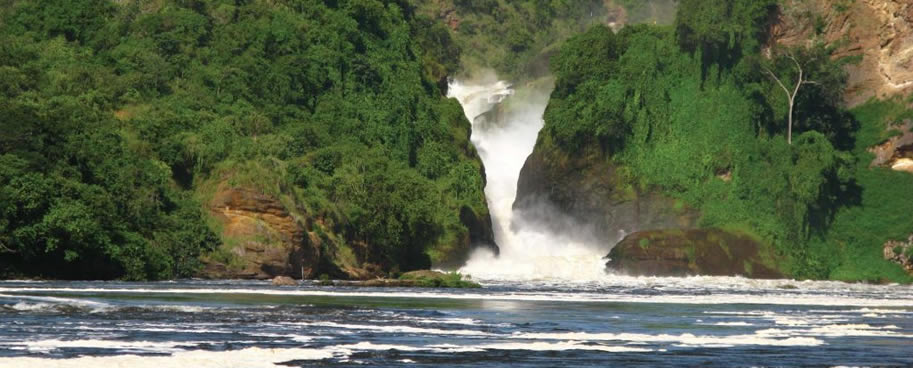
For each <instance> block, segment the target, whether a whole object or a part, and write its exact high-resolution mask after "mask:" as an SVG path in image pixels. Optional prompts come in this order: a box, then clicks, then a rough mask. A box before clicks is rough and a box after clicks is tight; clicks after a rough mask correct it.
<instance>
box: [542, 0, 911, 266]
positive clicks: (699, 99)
mask: <svg viewBox="0 0 913 368" xmlns="http://www.w3.org/2000/svg"><path fill="white" fill-rule="evenodd" d="M776 7H777V2H776V1H773V0H738V1H727V2H722V1H720V2H714V1H704V0H683V1H682V2H681V3H680V4H679V11H678V14H677V17H676V21H675V23H674V25H672V26H647V25H639V26H630V27H626V28H624V29H623V30H621V31H620V32H619V33H617V34H615V33H613V32H612V31H610V30H609V29H608V28H606V27H602V26H598V27H594V28H592V29H590V30H589V31H587V32H586V33H584V34H582V35H579V36H576V37H574V38H572V39H571V40H569V41H568V42H567V43H566V44H565V45H564V46H563V47H562V48H561V50H560V51H559V53H558V54H557V55H556V56H555V57H554V58H553V59H552V64H551V66H552V71H553V72H554V73H555V76H556V77H557V82H556V89H555V91H554V92H553V94H552V99H551V101H550V104H549V107H548V109H547V111H546V115H545V120H546V126H545V128H544V130H543V133H540V137H539V142H538V147H537V149H540V148H541V147H545V148H546V150H547V149H558V150H560V151H562V152H565V153H569V154H571V155H573V154H574V153H576V152H584V150H585V149H587V148H591V147H598V149H600V150H601V151H602V152H605V153H607V154H609V155H611V157H612V161H613V162H614V163H615V164H617V165H619V166H620V167H621V168H622V169H621V170H619V172H621V173H623V175H625V177H626V180H625V181H624V182H625V184H624V185H628V186H630V187H631V188H639V189H640V190H656V191H659V192H661V193H663V194H665V195H667V196H670V197H673V198H677V199H679V200H682V201H683V202H684V204H686V205H688V206H690V207H693V208H695V209H697V210H699V211H700V213H701V215H702V217H701V225H702V226H707V227H720V228H724V229H730V230H733V231H739V232H744V233H748V234H751V235H753V236H755V237H757V238H758V239H760V240H762V241H763V243H765V244H768V245H770V246H771V247H773V250H774V251H775V254H777V255H779V257H781V260H779V261H777V263H778V267H779V268H781V269H782V270H783V271H784V272H786V274H788V275H791V276H794V277H798V278H818V279H821V278H825V279H826V278H836V279H842V280H871V281H877V280H909V276H907V275H906V274H905V273H904V272H903V271H902V270H901V269H900V268H899V267H897V266H896V265H893V264H890V263H888V262H886V261H884V260H883V259H882V257H881V248H882V244H884V242H885V241H886V240H890V239H902V238H904V237H906V235H907V234H909V232H910V231H911V229H913V217H911V216H910V214H911V213H913V201H910V200H909V195H910V193H913V176H911V175H909V174H906V173H898V172H893V171H890V170H889V169H884V168H869V162H871V160H872V157H873V156H872V155H871V154H870V153H868V152H867V151H866V148H867V147H870V146H872V145H875V144H878V143H881V142H882V141H883V140H884V139H885V138H887V135H888V134H889V131H888V130H887V129H885V128H886V126H887V124H889V123H894V122H896V121H899V120H900V119H902V118H903V117H904V116H907V117H908V116H910V115H909V112H905V111H904V108H903V107H902V106H903V105H902V104H899V103H897V102H872V103H870V104H868V105H866V106H863V107H859V108H857V109H855V110H853V111H847V110H846V109H845V108H843V107H842V101H841V100H842V95H841V93H842V91H843V86H844V83H845V79H846V74H845V72H844V71H843V68H842V66H843V63H846V62H850V61H852V60H835V59H834V58H833V57H831V50H830V49H829V45H825V44H821V43H817V44H814V45H812V46H810V47H801V48H784V47H779V46H775V47H773V48H772V49H771V50H769V51H768V52H769V55H770V57H766V56H764V55H763V54H762V52H761V51H762V50H761V46H762V43H763V41H764V37H766V29H765V27H766V22H767V19H768V17H769V14H771V13H772V12H774V11H776V9H777V8H776ZM800 70H801V73H803V74H801V77H802V79H803V80H807V81H811V82H810V83H806V84H801V86H800V89H799V92H798V93H797V95H796V97H795V105H794V111H790V108H789V105H790V101H789V100H790V99H789V94H791V93H793V88H794V87H795V85H796V81H797V80H799V79H798V78H800V74H799V73H800ZM778 79H779V80H780V81H782V83H783V84H785V85H786V88H781V86H780V85H779V83H778V82H777V80H778ZM784 89H786V90H787V91H784ZM790 112H791V113H792V114H793V116H792V120H793V126H792V127H791V129H792V137H791V139H790V137H789V130H790V127H789V126H788V121H790V117H789V116H788V115H789V114H790ZM581 154H582V153H581ZM903 198H905V199H903Z"/></svg>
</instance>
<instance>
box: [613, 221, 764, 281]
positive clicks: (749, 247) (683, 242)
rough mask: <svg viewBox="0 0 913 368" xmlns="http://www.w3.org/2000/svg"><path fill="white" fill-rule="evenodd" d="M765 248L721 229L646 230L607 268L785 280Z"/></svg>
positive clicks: (651, 273) (629, 272) (626, 241)
mask: <svg viewBox="0 0 913 368" xmlns="http://www.w3.org/2000/svg"><path fill="white" fill-rule="evenodd" d="M763 249H765V248H764V247H763V246H762V245H761V244H759V243H758V242H757V241H755V240H754V239H752V238H750V237H748V236H744V235H739V234H733V233H729V232H726V231H723V230H718V229H699V230H657V231H643V232H638V233H634V234H631V235H628V236H627V237H626V238H625V239H624V240H622V242H621V243H618V245H616V246H615V248H612V251H611V252H609V254H608V256H607V258H609V261H608V262H607V263H606V268H608V269H609V270H611V271H615V272H619V273H623V274H627V275H634V276H690V275H709V276H746V277H752V278H780V277H782V274H781V273H780V272H778V271H776V270H774V269H772V268H770V267H768V266H767V265H765V262H764V258H765V255H762V254H761V251H762V250H763ZM768 257H769V255H768Z"/></svg>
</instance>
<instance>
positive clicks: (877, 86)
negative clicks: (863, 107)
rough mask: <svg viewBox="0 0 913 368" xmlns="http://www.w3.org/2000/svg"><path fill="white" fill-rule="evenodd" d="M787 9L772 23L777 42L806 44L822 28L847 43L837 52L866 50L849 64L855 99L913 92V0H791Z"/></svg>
mask: <svg viewBox="0 0 913 368" xmlns="http://www.w3.org/2000/svg"><path fill="white" fill-rule="evenodd" d="M782 9H783V12H782V13H781V15H780V17H779V18H778V19H777V20H776V21H775V22H774V25H773V26H772V28H771V41H772V42H773V43H780V44H783V45H790V46H795V45H803V44H806V43H808V42H810V40H812V39H813V38H815V35H816V33H820V35H818V36H817V37H818V38H819V39H823V40H824V41H825V42H827V43H828V44H830V45H841V47H839V48H838V49H837V50H836V52H835V56H836V57H843V56H852V55H861V56H863V60H862V62H861V63H859V64H858V65H849V66H847V71H848V72H849V80H848V83H847V90H846V93H845V99H846V102H847V103H848V104H849V105H851V106H853V105H858V104H860V103H863V102H865V101H867V100H868V99H869V98H871V97H878V98H885V97H890V96H897V95H909V94H910V93H911V92H913V2H910V1H909V0H859V1H845V0H811V1H808V0H790V1H787V2H785V3H784V4H783V5H782ZM817 16H820V17H822V18H820V19H821V20H823V25H824V28H823V29H821V28H820V25H822V23H820V22H819V21H818V20H817V19H816V18H815V17H817ZM816 28H818V29H816Z"/></svg>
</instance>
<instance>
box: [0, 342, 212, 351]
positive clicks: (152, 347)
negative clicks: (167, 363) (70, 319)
mask: <svg viewBox="0 0 913 368" xmlns="http://www.w3.org/2000/svg"><path fill="white" fill-rule="evenodd" d="M200 343H202V342H154V341H120V340H88V339H84V340H58V339H48V340H25V341H4V342H0V346H4V347H7V346H9V347H16V346H19V347H24V348H25V349H26V350H28V351H34V352H48V351H53V350H56V349H63V348H93V349H112V350H127V349H129V350H134V351H146V352H155V353H169V352H176V351H181V350H184V349H183V348H181V347H188V346H195V345H197V344H200Z"/></svg>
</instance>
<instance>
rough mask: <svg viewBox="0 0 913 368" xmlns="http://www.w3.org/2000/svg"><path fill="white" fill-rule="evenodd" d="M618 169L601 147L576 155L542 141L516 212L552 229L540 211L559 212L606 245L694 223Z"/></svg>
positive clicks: (677, 205)
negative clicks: (629, 236)
mask: <svg viewBox="0 0 913 368" xmlns="http://www.w3.org/2000/svg"><path fill="white" fill-rule="evenodd" d="M620 170H623V169H621V168H619V167H618V166H616V165H615V164H614V163H612V161H611V159H610V158H609V157H608V156H607V155H605V154H604V153H602V152H601V151H600V150H599V149H598V148H592V147H591V148H590V149H589V150H588V151H586V152H585V153H581V154H578V155H573V156H572V155H568V154H566V153H565V152H563V151H561V150H560V149H551V148H550V147H549V144H548V143H545V142H543V141H542V140H541V139H540V141H539V142H538V143H537V144H536V148H535V150H534V151H533V153H532V154H531V155H530V156H529V158H527V160H526V163H525V164H524V165H523V169H522V170H521V171H520V178H519V180H518V183H517V198H516V201H515V202H514V211H515V212H522V213H524V217H525V218H527V219H531V221H533V222H537V223H538V225H540V226H546V227H548V226H556V225H559V226H560V224H556V223H555V221H553V218H554V216H553V213H552V212H551V211H543V210H542V208H543V207H545V208H547V209H549V210H551V209H557V210H559V211H560V212H561V213H563V214H566V215H568V216H570V217H571V218H572V219H574V220H575V222H576V223H577V224H581V225H584V226H585V227H587V228H592V229H594V231H595V234H593V235H595V236H596V237H597V238H598V239H599V240H600V241H602V242H604V243H607V244H613V243H615V242H616V241H618V240H619V237H620V236H623V235H624V234H625V233H631V232H634V231H640V230H647V229H661V228H691V227H694V226H695V225H696V222H697V217H698V216H697V213H696V212H694V211H692V210H690V209H688V208H686V207H685V206H684V205H683V204H682V203H681V202H676V201H674V200H672V199H669V198H666V197H663V196H662V195H660V194H658V193H655V192H653V191H650V190H643V189H639V188H635V187H634V186H631V185H629V184H627V183H625V182H624V179H623V174H622V173H621V172H619V171H620ZM553 230H558V231H560V230H561V229H553Z"/></svg>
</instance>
